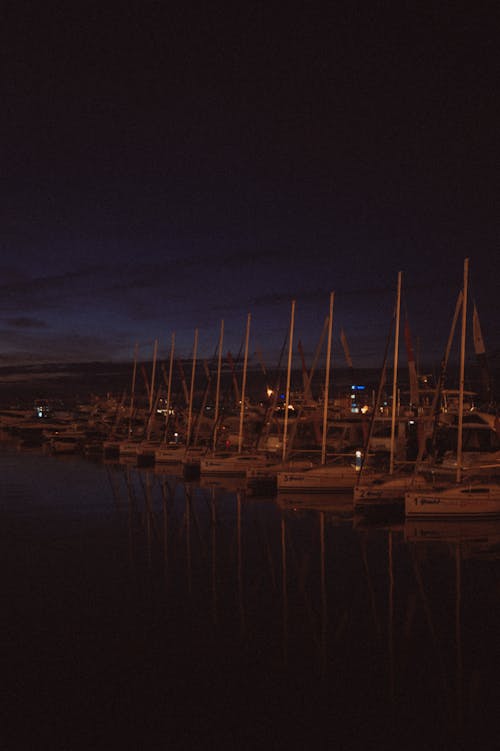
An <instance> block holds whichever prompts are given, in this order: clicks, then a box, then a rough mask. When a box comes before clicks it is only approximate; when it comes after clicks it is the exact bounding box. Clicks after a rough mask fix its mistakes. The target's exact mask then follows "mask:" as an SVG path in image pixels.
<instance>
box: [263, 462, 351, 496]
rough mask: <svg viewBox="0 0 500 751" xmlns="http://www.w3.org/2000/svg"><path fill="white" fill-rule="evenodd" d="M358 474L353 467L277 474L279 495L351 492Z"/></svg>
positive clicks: (335, 467)
mask: <svg viewBox="0 0 500 751" xmlns="http://www.w3.org/2000/svg"><path fill="white" fill-rule="evenodd" d="M357 475H358V472H357V470H356V468H355V467H353V466H349V465H345V466H328V465H326V466H323V467H315V468H314V469H309V470H304V471H303V472H278V478H277V484H278V492H279V493H300V492H305V493H343V492H346V491H352V489H353V488H354V485H355V483H356V478H357Z"/></svg>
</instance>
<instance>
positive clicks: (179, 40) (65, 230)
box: [0, 2, 500, 365]
mask: <svg viewBox="0 0 500 751" xmlns="http://www.w3.org/2000/svg"><path fill="white" fill-rule="evenodd" d="M280 5H281V7H278V8H277V10H276V9H275V10H274V11H271V10H270V9H269V7H268V4H267V3H260V2H259V3H257V2H254V3H232V4H225V3H212V4H208V3H207V4H206V7H205V9H200V7H197V8H196V7H195V6H190V5H189V4H182V7H181V5H179V7H178V8H176V7H175V6H174V5H173V4H172V3H161V2H140V3H133V2H125V3H122V4H121V6H116V5H111V4H108V3H93V2H85V3H82V2H72V3H60V4H47V5H46V4H42V3H23V2H4V3H3V4H2V10H1V17H0V27H1V32H0V33H1V35H2V40H1V41H2V44H1V75H2V97H1V102H2V118H1V121H0V122H1V129H2V138H1V149H2V154H1V177H2V181H1V203H0V211H1V236H0V237H1V261H0V272H1V274H0V335H1V346H0V363H2V362H3V363H11V362H21V361H26V360H30V361H35V362H37V361H50V360H63V361H65V360H70V361H79V360H95V359H124V358H130V357H131V356H132V352H133V348H134V343H135V342H136V341H138V342H139V344H140V347H141V353H142V354H143V355H144V356H149V353H150V352H151V349H152V342H153V340H154V339H155V338H159V340H160V351H161V353H162V355H163V356H166V354H167V352H168V347H169V344H170V337H171V334H172V332H175V333H176V337H177V342H178V347H179V353H181V352H182V353H183V354H184V355H187V354H189V352H190V350H191V347H192V342H193V333H194V329H195V327H197V328H199V332H200V333H199V347H200V353H201V354H203V355H208V354H212V353H213V352H214V350H215V346H216V343H217V339H218V334H219V326H220V320H221V318H223V319H224V320H225V326H226V337H227V338H226V344H225V349H231V350H232V351H233V352H234V351H237V350H238V349H239V347H240V344H241V341H242V338H243V334H244V327H245V322H246V316H247V313H251V314H252V328H251V345H250V346H251V351H252V352H255V351H257V350H259V351H261V352H262V356H263V358H264V360H265V361H266V363H267V364H274V363H275V361H276V359H277V356H278V353H279V350H280V349H281V346H282V344H283V340H284V337H285V335H286V333H287V329H288V322H289V314H290V304H291V301H292V299H296V301H297V302H296V331H295V338H296V339H299V338H300V339H301V340H302V341H303V342H304V347H305V349H306V351H307V352H309V353H311V352H312V351H313V350H314V348H315V346H316V342H317V340H318V338H319V335H320V331H321V328H322V325H323V321H324V318H325V316H326V315H327V313H328V304H329V293H330V291H332V290H334V291H335V293H336V298H335V314H334V337H335V344H334V356H335V357H338V358H339V360H340V361H343V356H342V351H341V348H340V345H339V341H338V339H339V333H340V329H341V327H342V328H343V329H344V330H345V333H346V336H347V339H348V341H349V345H350V348H351V354H352V358H353V360H354V363H355V365H378V364H379V363H380V362H381V359H382V356H383V346H384V340H385V337H386V334H387V331H388V328H389V325H390V319H391V315H392V309H393V307H394V300H395V290H396V280H397V272H398V271H399V270H401V271H402V272H403V310H404V312H405V314H406V313H407V315H408V319H409V323H410V326H411V329H412V333H413V335H414V337H415V339H417V338H418V342H419V351H420V352H421V356H422V358H428V359H431V360H433V361H438V360H439V359H440V356H441V353H442V351H443V348H444V346H445V342H446V337H447V334H448V330H449V326H450V322H451V318H452V312H453V308H454V304H455V299H456V296H457V294H458V291H459V288H460V286H461V282H462V266H463V259H464V258H465V257H466V256H467V257H469V258H470V275H471V294H472V296H473V298H474V300H475V301H476V303H477V307H478V310H479V314H480V318H481V323H482V328H483V334H484V337H485V340H486V345H487V347H488V349H490V350H496V351H498V348H499V346H500V326H499V315H498V314H499V307H500V306H499V303H498V298H499V292H500V290H499V284H498V278H499V274H498V272H499V266H500V264H499V260H498V259H499V253H498V244H499V197H500V195H499V193H500V191H499V182H498V174H499V167H500V159H499V156H500V149H499V133H500V127H499V126H500V115H499V105H498V91H499V83H500V81H499V63H498V60H499V55H498V49H499V39H498V35H496V34H495V29H496V28H497V27H498V26H497V17H496V11H497V7H496V6H495V5H494V4H493V3H492V4H491V6H490V7H491V13H490V12H489V11H488V4H486V3H481V4H478V6H477V7H476V6H474V5H472V4H470V5H469V7H468V9H467V12H465V11H464V12H462V11H461V10H460V8H459V6H458V4H457V7H456V8H455V7H454V5H453V4H447V3H440V4H438V3H433V4H431V3H428V4H426V3H423V4H422V3H399V4H396V3H393V4H388V5H384V4H382V5H381V6H379V4H375V3H372V4H368V3H360V4H358V3H350V4H343V5H342V6H341V5H340V4H337V3H332V4H329V5H326V4H321V5H320V4H314V3H303V4H298V5H296V6H294V7H295V10H292V9H291V8H289V7H288V6H287V5H283V4H280ZM389 5H390V6H392V9H390V10H385V11H384V10H381V9H380V8H381V7H386V8H387V7H388V6H389ZM326 8H329V9H328V10H326Z"/></svg>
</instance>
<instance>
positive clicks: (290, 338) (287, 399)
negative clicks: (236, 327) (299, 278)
mask: <svg viewBox="0 0 500 751" xmlns="http://www.w3.org/2000/svg"><path fill="white" fill-rule="evenodd" d="M294 324H295V300H292V310H291V313H290V334H289V336H288V368H287V374H286V392H285V422H284V424H283V454H282V457H283V461H285V457H286V454H287V448H288V447H287V438H288V408H289V405H290V379H291V373H292V354H293V328H294Z"/></svg>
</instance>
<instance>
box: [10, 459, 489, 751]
mask: <svg viewBox="0 0 500 751" xmlns="http://www.w3.org/2000/svg"><path fill="white" fill-rule="evenodd" d="M0 472H1V483H2V485H1V488H2V490H1V506H0V514H1V523H0V535H1V545H0V550H1V571H2V580H3V587H2V640H1V644H2V673H1V676H2V687H3V689H2V695H3V697H2V705H1V706H2V722H1V726H0V732H1V734H2V738H1V748H2V749H17V748H20V749H45V748H47V749H74V748H86V749H94V748H110V749H126V748H137V749H143V748H144V749H153V748H154V749H156V748H158V749H212V748H213V749H218V748H234V749H275V748H276V749H281V748H283V749H291V748H304V749H306V748H318V749H320V748H321V749H322V748H331V749H342V748H347V749H351V748H352V749H354V748H356V749H357V748H359V749H371V748H398V749H408V748H419V749H428V748H461V747H462V748H476V747H478V748H479V747H481V748H483V749H484V748H496V747H497V742H498V737H497V734H498V730H499V726H500V723H499V722H498V714H499V712H498V710H499V698H500V691H499V675H500V673H499V669H500V659H499V658H500V648H499V635H500V630H499V629H500V607H499V599H500V558H499V555H500V524H497V523H491V522H490V523H489V524H482V523H475V524H466V525H465V524H464V525H456V524H455V525H446V524H434V525H427V527H423V526H422V525H416V524H412V525H406V526H405V524H404V522H402V521H399V522H398V521H394V522H393V523H392V524H388V523H385V524H382V523H380V524H367V523H364V522H362V521H361V520H358V519H352V517H351V515H350V514H349V509H350V501H349V499H342V498H338V499H330V500H328V501H323V503H324V507H323V508H322V507H321V504H320V503H319V502H318V499H316V501H314V500H312V501H309V500H308V499H306V498H299V499H297V500H296V501H294V502H293V503H289V502H287V501H286V500H284V501H282V502H279V501H278V500H273V499H264V498H252V497H248V496H246V495H245V493H244V492H239V491H237V490H236V489H234V488H233V489H232V490H231V489H229V490H227V489H223V488H217V489H212V488H210V487H203V486H200V484H188V485H184V484H183V483H182V482H181V481H179V480H175V479H174V478H172V477H167V476H166V475H161V474H157V473H153V472H146V471H139V470H137V469H133V468H132V469H128V470H127V468H125V467H121V466H119V465H104V464H100V463H91V462H88V461H86V460H84V459H80V458H66V459H60V458H56V457H49V456H44V455H41V454H36V453H16V452H15V451H14V450H13V449H8V448H7V447H5V446H4V448H3V449H2V452H1V453H0Z"/></svg>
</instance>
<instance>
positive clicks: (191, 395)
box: [186, 329, 198, 448]
mask: <svg viewBox="0 0 500 751" xmlns="http://www.w3.org/2000/svg"><path fill="white" fill-rule="evenodd" d="M197 349H198V329H195V330H194V344H193V367H192V369H191V388H190V391H189V405H188V420H187V433H186V448H188V447H189V442H190V440H191V422H192V416H193V395H194V375H195V371H196V353H197Z"/></svg>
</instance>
